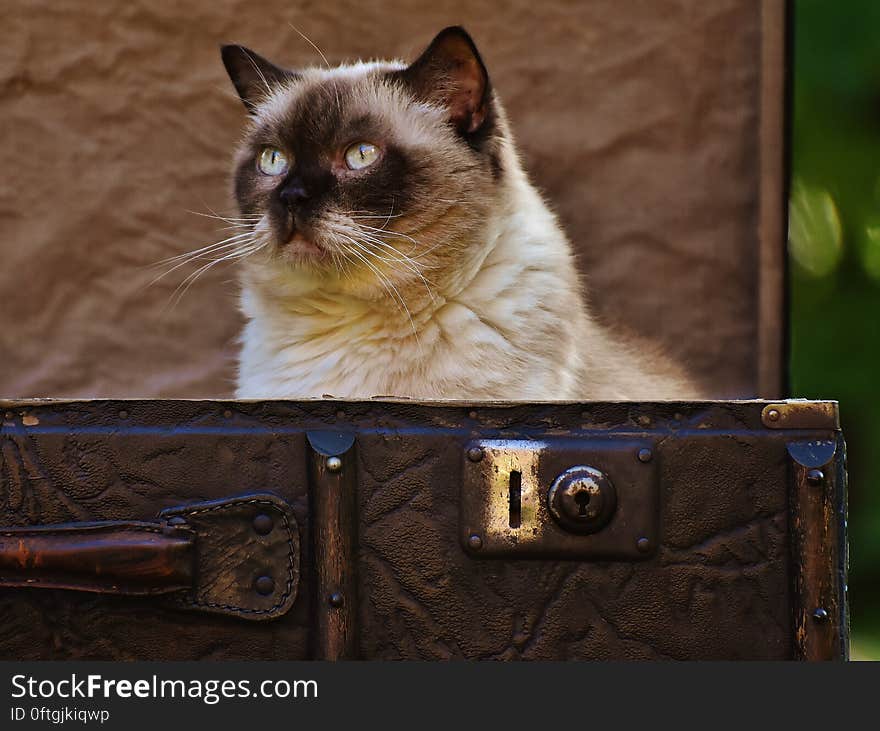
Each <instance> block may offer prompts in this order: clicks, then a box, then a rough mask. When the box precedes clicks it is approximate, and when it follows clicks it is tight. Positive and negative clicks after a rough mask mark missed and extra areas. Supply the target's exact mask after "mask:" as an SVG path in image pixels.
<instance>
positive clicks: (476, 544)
mask: <svg viewBox="0 0 880 731" xmlns="http://www.w3.org/2000/svg"><path fill="white" fill-rule="evenodd" d="M468 546H469V547H470V548H472V549H473V550H474V551H479V550H480V549H481V548H482V547H483V539H482V538H480V536H478V535H477V534H476V533H474V534H473V535H472V536H469V537H468Z"/></svg>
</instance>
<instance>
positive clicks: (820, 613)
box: [813, 607, 828, 622]
mask: <svg viewBox="0 0 880 731" xmlns="http://www.w3.org/2000/svg"><path fill="white" fill-rule="evenodd" d="M813 621H814V622H827V621H828V611H827V610H826V609H823V608H822V607H819V608H817V609H816V611H814V612H813Z"/></svg>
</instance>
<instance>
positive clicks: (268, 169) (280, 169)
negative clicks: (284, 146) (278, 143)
mask: <svg viewBox="0 0 880 731" xmlns="http://www.w3.org/2000/svg"><path fill="white" fill-rule="evenodd" d="M257 166H258V167H259V168H260V172H261V173H263V175H284V173H286V172H287V170H288V168H289V167H290V162H288V160H287V155H285V154H284V153H283V152H281V150H279V149H278V148H277V147H264V148H263V150H262V151H261V152H260V157H259V158H258V159H257Z"/></svg>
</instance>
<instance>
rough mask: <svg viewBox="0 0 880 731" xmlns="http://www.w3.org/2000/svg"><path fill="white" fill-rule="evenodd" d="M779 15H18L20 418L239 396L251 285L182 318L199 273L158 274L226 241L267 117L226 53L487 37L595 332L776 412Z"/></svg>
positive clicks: (20, 0) (6, 100)
mask: <svg viewBox="0 0 880 731" xmlns="http://www.w3.org/2000/svg"><path fill="white" fill-rule="evenodd" d="M760 10H761V3H760V2H759V0H712V1H711V2H706V0H651V2H639V3H621V2H619V0H589V2H586V1H584V0H545V1H543V2H534V0H505V1H504V2H491V3H489V2H473V1H472V0H435V1H434V2H430V3H425V2H422V3H413V2H411V0H383V2H375V3H364V2H358V1H356V0H333V1H332V2H330V1H326V2H324V1H322V2H316V0H261V2H260V3H259V4H258V5H255V4H254V3H252V2H245V1H244V0H184V1H182V2H175V3H170V2H164V3H157V2H153V1H152V0H130V1H129V2H115V1H111V0H95V1H94V2H82V0H11V2H10V0H6V2H4V4H3V31H4V34H3V43H2V45H0V92H2V93H0V170H3V176H2V177H0V261H2V266H0V291H2V292H3V304H2V307H0V353H2V359H0V395H3V396H10V397H18V396H21V397H25V396H56V397H58V396H78V397H84V398H91V397H96V396H117V397H119V396H135V397H137V396H149V397H187V398H192V397H223V396H229V395H231V394H232V378H233V369H234V366H233V362H234V354H235V350H236V346H235V342H234V337H235V335H236V334H237V332H238V330H239V327H240V321H239V316H238V314H237V313H236V302H235V300H236V287H235V285H234V284H233V283H232V281H231V280H233V279H234V274H233V271H232V270H231V269H228V268H227V269H223V268H222V267H221V268H218V269H217V270H215V271H214V272H213V273H211V274H209V275H207V276H205V277H204V278H203V279H202V280H200V281H199V282H197V283H196V284H195V286H193V287H192V288H191V289H190V291H189V292H188V294H187V295H186V296H185V297H183V299H182V300H181V301H180V303H179V304H176V305H174V306H171V298H172V293H173V292H174V289H175V287H176V286H177V285H178V284H179V283H180V282H181V281H182V279H183V272H184V271H188V270H183V269H181V270H178V272H175V273H174V274H173V275H171V276H169V277H167V278H165V279H163V280H161V281H159V282H158V283H156V284H155V285H153V286H149V287H148V286H147V284H148V283H149V282H150V281H151V280H152V279H153V277H154V276H155V275H156V272H155V271H153V270H150V269H148V268H146V267H147V265H150V264H153V263H155V262H157V261H158V260H161V259H164V258H166V257H169V256H172V255H175V254H180V253H182V252H184V251H188V250H192V249H195V248H197V247H198V246H201V245H203V244H206V243H209V242H211V241H217V240H219V239H220V238H221V237H222V235H225V234H223V232H222V231H220V230H219V226H220V225H221V224H220V223H219V222H216V221H212V220H210V219H208V218H203V217H199V216H196V215H192V214H190V213H188V211H198V212H202V213H209V212H210V209H213V210H216V211H223V212H228V211H229V210H230V206H231V199H230V197H229V196H228V193H227V188H228V183H227V180H228V168H229V162H230V156H231V150H232V146H233V145H234V143H235V142H236V141H237V140H238V137H239V134H240V129H241V126H242V124H243V121H244V113H243V110H242V108H241V103H240V102H239V101H238V99H236V98H235V97H234V93H233V92H232V87H231V84H230V83H229V80H228V79H227V78H226V76H225V73H224V71H223V68H222V66H221V63H220V58H219V53H218V45H219V44H220V43H224V42H239V43H244V44H246V45H248V46H251V47H253V48H254V49H255V50H258V51H260V52H261V53H263V54H265V55H266V56H268V57H270V58H272V59H274V60H277V61H278V62H279V63H283V64H287V65H289V66H299V65H303V64H320V63H321V61H320V58H319V57H318V55H317V54H316V53H315V51H314V50H313V49H312V47H311V46H310V45H309V44H308V43H306V42H305V41H303V40H302V39H301V38H300V37H299V36H298V35H297V34H296V32H295V31H294V30H293V29H291V27H290V25H289V23H293V24H295V25H296V26H297V27H299V28H300V29H301V30H302V31H303V32H304V33H305V34H306V35H308V36H309V37H310V38H311V39H312V40H314V42H315V43H316V44H318V45H319V46H320V47H321V48H322V49H323V51H324V52H325V53H326V55H327V57H328V59H329V61H330V62H331V63H336V62H338V61H341V60H343V59H354V58H358V57H361V58H373V57H387V56H401V57H405V58H413V57H414V56H415V55H416V54H417V53H418V52H419V51H420V50H421V49H422V48H423V47H424V46H425V45H426V44H427V43H428V41H429V40H430V39H431V37H432V36H433V35H434V33H436V32H437V31H438V30H439V29H441V28H442V27H444V26H446V25H449V24H452V23H463V24H464V25H465V26H466V27H467V28H469V29H470V31H471V32H472V33H473V35H474V37H475V39H476V41H477V44H478V45H479V47H480V49H481V50H482V52H483V55H484V57H485V60H486V63H487V65H488V68H489V71H490V74H491V75H492V78H493V81H494V83H495V86H496V87H497V89H498V91H499V93H500V94H501V96H502V98H503V100H504V101H505V103H506V105H507V108H508V110H509V116H510V118H511V122H512V125H513V129H514V132H515V134H516V136H517V139H518V142H519V146H520V148H521V150H522V153H523V157H524V161H525V163H526V167H527V169H528V170H529V171H530V172H531V174H532V176H533V178H534V180H535V182H536V183H537V184H538V185H539V186H540V187H541V189H542V190H544V191H545V192H546V195H547V198H548V199H549V201H550V202H551V203H552V205H553V208H554V209H555V210H556V211H558V212H559V215H560V216H561V219H562V222H563V224H564V226H565V228H566V230H567V231H568V233H569V234H570V236H571V238H572V240H573V241H574V243H575V245H576V247H577V249H578V252H579V261H580V264H581V269H582V271H583V273H584V274H585V277H586V281H587V282H588V285H589V290H590V293H591V298H592V300H593V302H594V303H595V306H596V309H597V312H598V313H599V314H600V315H601V316H602V317H603V319H605V320H606V321H609V322H613V323H618V324H620V325H623V326H625V327H628V328H630V329H631V330H633V331H634V332H635V333H636V334H638V335H642V336H645V337H648V338H650V339H654V340H657V341H659V342H661V343H662V344H664V345H665V346H666V347H667V348H668V349H669V351H670V353H671V355H672V356H673V357H674V358H675V359H676V360H680V361H681V362H683V363H684V364H685V365H686V366H687V367H689V368H690V369H691V370H693V372H694V373H695V374H696V375H697V376H699V377H700V378H701V379H702V381H703V382H704V383H705V386H706V390H705V393H706V394H707V395H710V396H723V395H728V396H744V395H751V394H754V393H755V369H756V354H755V349H756V346H757V338H756V326H757V318H758V314H757V291H758V272H757V215H758V196H759V186H758V182H759V174H760V171H759V148H758V122H759V81H760V80H759V71H760V59H761V51H760V46H761V32H760ZM775 152H776V151H770V153H771V154H774V153H775ZM768 276H770V277H772V276H773V273H768ZM780 281H781V280H780ZM517 396H518V395H517V394H515V393H511V394H510V398H512V399H515V398H517Z"/></svg>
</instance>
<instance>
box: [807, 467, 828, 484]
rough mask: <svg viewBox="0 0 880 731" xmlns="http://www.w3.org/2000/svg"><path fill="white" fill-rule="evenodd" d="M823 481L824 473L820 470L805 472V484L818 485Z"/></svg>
mask: <svg viewBox="0 0 880 731" xmlns="http://www.w3.org/2000/svg"><path fill="white" fill-rule="evenodd" d="M824 481H825V473H824V472H822V470H809V471H808V472H807V484H808V485H812V486H813V487H819V485H821V484H822V483H823V482H824Z"/></svg>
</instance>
